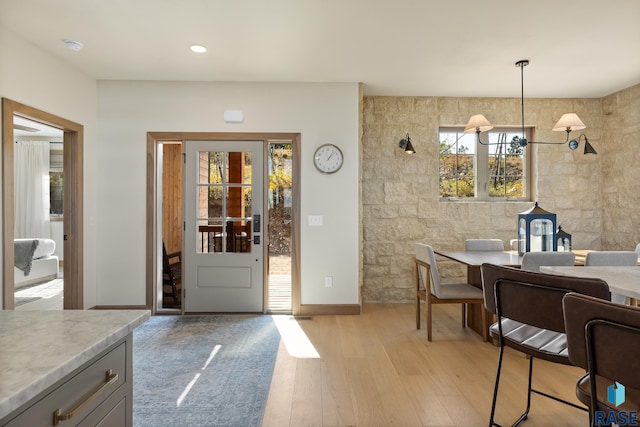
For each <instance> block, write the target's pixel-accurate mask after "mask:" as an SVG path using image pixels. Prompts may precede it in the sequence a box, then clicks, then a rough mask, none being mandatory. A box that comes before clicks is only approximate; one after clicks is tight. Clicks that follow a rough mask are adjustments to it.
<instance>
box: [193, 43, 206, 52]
mask: <svg viewBox="0 0 640 427" xmlns="http://www.w3.org/2000/svg"><path fill="white" fill-rule="evenodd" d="M189 49H191V52H195V53H205V52H206V51H207V48H206V47H204V46H202V45H199V44H192V45H191V46H189Z"/></svg>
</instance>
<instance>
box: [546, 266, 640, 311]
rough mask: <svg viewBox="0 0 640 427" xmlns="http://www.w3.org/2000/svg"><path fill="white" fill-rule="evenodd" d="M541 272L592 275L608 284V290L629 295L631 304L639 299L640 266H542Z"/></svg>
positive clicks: (634, 303)
mask: <svg viewBox="0 0 640 427" xmlns="http://www.w3.org/2000/svg"><path fill="white" fill-rule="evenodd" d="M540 272H541V273H548V274H561V275H564V276H575V277H593V278H596V279H602V280H604V281H605V282H607V284H608V285H609V291H610V292H613V293H616V294H621V295H624V296H626V297H629V299H630V303H631V305H636V303H637V301H638V300H640V267H633V266H628V267H624V266H615V267H605V266H588V267H584V266H583V267H577V266H576V267H556V266H553V267H552V266H542V267H540Z"/></svg>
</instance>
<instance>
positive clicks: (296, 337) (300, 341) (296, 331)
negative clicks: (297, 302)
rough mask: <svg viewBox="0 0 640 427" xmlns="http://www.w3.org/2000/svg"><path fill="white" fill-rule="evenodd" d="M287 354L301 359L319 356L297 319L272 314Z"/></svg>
mask: <svg viewBox="0 0 640 427" xmlns="http://www.w3.org/2000/svg"><path fill="white" fill-rule="evenodd" d="M272 317H273V321H274V323H275V324H276V327H277V328H278V331H279V332H280V337H281V338H282V342H283V343H284V345H285V347H286V348H287V351H288V352H289V355H291V356H293V357H298V358H301V359H312V358H320V355H319V354H318V351H317V350H316V348H315V347H314V346H313V344H312V343H311V341H310V340H309V337H307V335H306V334H305V333H304V331H303V330H302V328H301V327H300V325H299V324H298V321H297V320H296V319H295V318H293V317H291V316H272Z"/></svg>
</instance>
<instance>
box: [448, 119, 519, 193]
mask: <svg viewBox="0 0 640 427" xmlns="http://www.w3.org/2000/svg"><path fill="white" fill-rule="evenodd" d="M463 130H464V129H462V128H440V156H439V170H440V198H441V199H444V200H458V199H469V200H482V201H504V200H528V198H529V191H528V182H529V179H530V177H529V168H528V167H527V164H528V162H527V147H522V146H521V145H520V144H518V143H517V142H515V141H514V140H513V138H514V137H516V136H517V137H522V130H521V129H509V128H493V129H492V130H491V131H488V132H483V133H482V135H481V140H482V142H486V143H487V144H488V145H485V144H480V143H477V141H476V134H475V133H471V134H465V133H464V132H463ZM525 137H526V138H527V139H529V138H530V135H529V130H528V129H525Z"/></svg>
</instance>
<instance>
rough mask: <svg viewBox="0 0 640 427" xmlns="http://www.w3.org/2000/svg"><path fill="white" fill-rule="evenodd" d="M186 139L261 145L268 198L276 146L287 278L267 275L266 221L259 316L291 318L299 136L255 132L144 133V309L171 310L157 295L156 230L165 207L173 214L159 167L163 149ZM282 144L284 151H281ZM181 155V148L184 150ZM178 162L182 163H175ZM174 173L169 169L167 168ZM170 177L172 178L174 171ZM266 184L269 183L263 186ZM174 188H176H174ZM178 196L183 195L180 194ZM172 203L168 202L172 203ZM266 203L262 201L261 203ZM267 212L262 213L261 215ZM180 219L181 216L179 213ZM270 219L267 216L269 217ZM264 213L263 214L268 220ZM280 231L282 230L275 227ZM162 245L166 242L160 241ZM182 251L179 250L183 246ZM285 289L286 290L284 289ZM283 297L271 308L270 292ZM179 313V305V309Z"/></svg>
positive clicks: (295, 301) (295, 287)
mask: <svg viewBox="0 0 640 427" xmlns="http://www.w3.org/2000/svg"><path fill="white" fill-rule="evenodd" d="M188 140H206V141H262V142H263V149H264V153H265V164H264V169H265V172H264V180H265V186H264V187H265V190H268V197H272V196H273V192H272V181H273V179H272V177H271V176H270V174H271V173H272V171H273V170H274V168H273V164H272V163H271V159H273V155H274V152H273V151H269V150H270V149H272V150H273V149H274V148H275V147H279V149H278V150H276V151H277V153H276V156H284V157H286V160H285V161H284V162H280V163H278V165H277V166H276V169H275V170H278V171H280V173H284V174H285V175H287V176H288V178H287V179H288V184H283V182H282V181H281V182H280V188H279V189H278V190H277V194H276V197H277V198H279V200H280V201H281V202H279V203H276V205H280V206H281V207H284V206H285V204H286V205H287V210H288V213H287V214H283V215H280V216H279V217H278V221H282V223H283V224H284V225H285V228H286V229H287V232H286V234H287V236H286V238H285V240H286V245H285V246H286V247H287V249H286V251H287V255H288V256H287V257H286V263H287V265H286V267H285V268H286V273H285V274H284V275H282V274H281V277H286V280H281V281H280V283H276V282H275V281H274V278H273V277H272V274H271V272H270V271H269V270H270V268H271V265H270V264H271V263H272V262H273V258H272V257H271V255H272V253H271V250H272V247H271V245H270V237H272V236H273V234H272V233H271V231H272V226H271V224H272V220H271V218H268V219H266V220H265V224H266V221H268V226H267V229H268V231H269V235H267V232H266V230H265V233H262V234H263V236H264V237H263V239H265V240H263V243H262V244H263V245H267V247H269V250H268V251H266V254H267V256H268V259H269V261H268V262H267V263H265V264H266V266H265V277H268V279H267V280H265V286H264V288H265V289H264V305H263V311H264V312H282V313H284V312H288V313H292V314H296V313H297V312H299V308H300V280H299V277H300V269H299V265H300V254H299V248H300V245H299V236H300V234H299V224H300V222H299V218H300V209H299V200H300V198H299V188H300V186H299V176H300V164H299V163H300V161H299V155H298V153H299V152H300V151H299V150H300V135H299V134H259V133H250V134H248V133H241V134H233V133H200V132H176V133H156V132H154V133H148V134H147V151H148V163H147V166H148V170H147V180H148V181H147V183H148V188H149V189H154V190H153V192H148V193H147V194H148V198H147V212H148V213H147V219H148V221H147V224H148V227H147V236H148V238H147V305H148V307H149V308H151V309H152V310H153V311H154V312H167V313H170V312H175V309H171V308H169V309H165V308H163V302H162V294H163V286H162V256H161V254H162V246H163V240H164V239H165V238H164V236H163V233H164V230H163V231H162V232H161V231H160V230H161V229H164V219H163V217H164V216H166V213H165V212H164V211H165V210H166V209H169V210H171V211H173V212H175V208H174V207H169V206H167V205H165V201H166V196H165V194H164V193H163V191H165V190H164V188H165V186H166V184H165V183H164V181H165V180H166V179H167V178H165V176H164V172H163V168H165V167H167V166H165V165H166V162H167V159H166V158H164V159H163V157H164V156H165V155H166V154H165V151H164V148H163V146H166V145H167V144H168V143H184V141H188ZM283 144H285V145H284V147H285V148H282V147H283ZM183 151H184V149H183ZM180 163H182V162H180ZM170 168H171V169H172V170H173V167H170ZM173 176H176V174H175V172H174V173H173ZM267 183H268V185H267ZM284 185H288V188H287V189H285V188H284ZM174 187H175V185H174ZM179 197H180V198H181V197H182V196H179ZM265 197H267V193H265ZM173 204H174V203H173V202H171V205H173ZM265 205H267V203H265ZM272 207H273V206H272V204H271V202H269V207H268V209H269V210H271V209H272ZM265 212H266V211H265ZM180 215H181V214H180ZM269 215H270V214H269ZM269 215H266V216H267V217H269ZM171 216H172V217H176V216H178V215H177V213H174V214H172V215H171ZM276 228H280V229H282V227H276ZM179 229H180V230H183V227H179ZM165 243H166V242H165ZM282 248H283V245H282V242H281V244H280V251H281V252H280V254H282ZM182 249H184V248H182ZM282 264H283V258H282V257H280V259H279V266H278V267H279V269H280V271H282ZM285 288H286V289H285ZM274 292H275V293H280V295H282V293H283V292H284V294H286V298H287V299H288V301H287V302H286V303H285V304H286V305H284V306H283V305H280V306H279V307H278V308H277V309H275V310H274V309H273V306H272V305H271V303H272V301H274V298H273V293H274ZM180 309H182V307H180Z"/></svg>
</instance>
